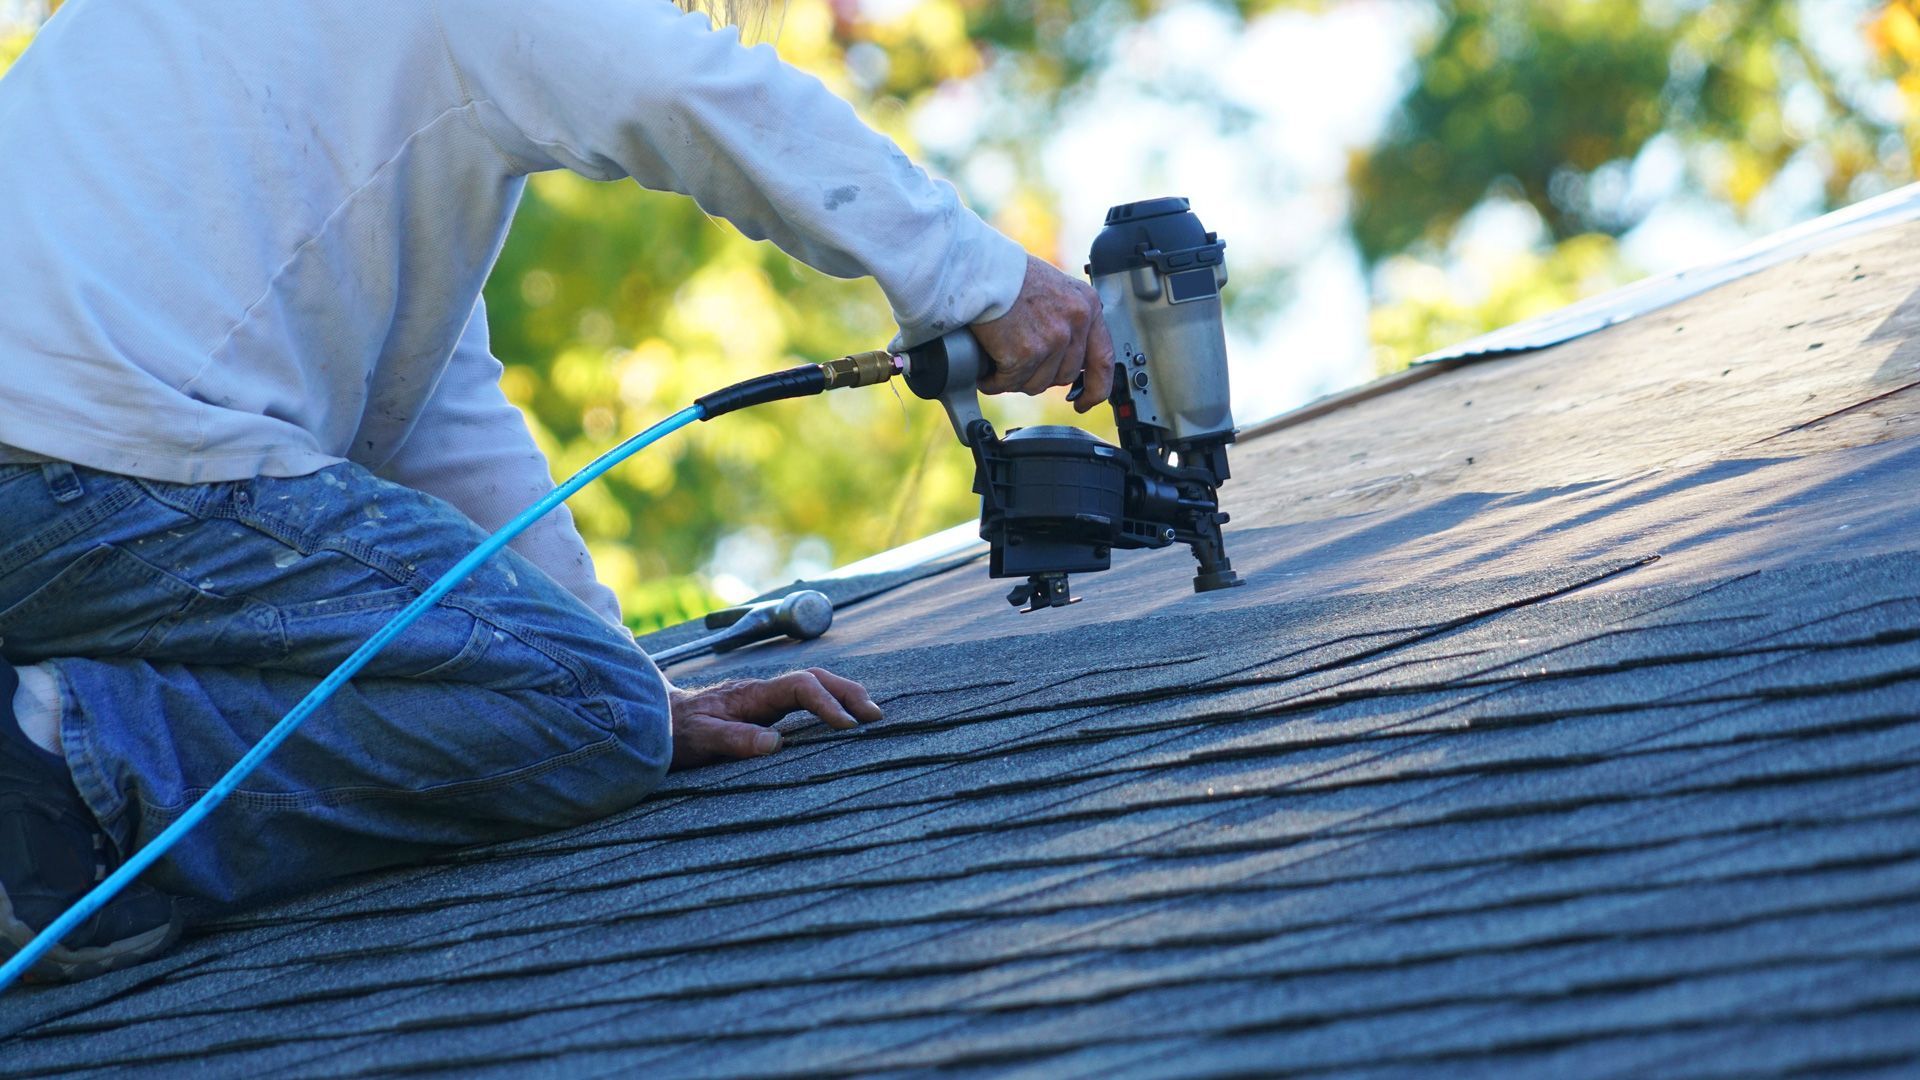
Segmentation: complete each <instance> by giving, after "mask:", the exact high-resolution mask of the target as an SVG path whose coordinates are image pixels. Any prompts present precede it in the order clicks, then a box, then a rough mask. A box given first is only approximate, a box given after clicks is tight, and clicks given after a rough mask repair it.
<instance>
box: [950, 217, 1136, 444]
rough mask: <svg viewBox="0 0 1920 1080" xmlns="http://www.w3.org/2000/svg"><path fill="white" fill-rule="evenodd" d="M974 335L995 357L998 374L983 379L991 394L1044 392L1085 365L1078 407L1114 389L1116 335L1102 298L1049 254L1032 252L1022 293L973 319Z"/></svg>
mask: <svg viewBox="0 0 1920 1080" xmlns="http://www.w3.org/2000/svg"><path fill="white" fill-rule="evenodd" d="M973 336H974V337H976V338H979V339H980V344H981V345H983V346H985V348H986V350H987V355H988V356H991V357H993V362H994V373H993V377H992V378H991V379H988V380H987V381H986V382H983V383H981V384H980V389H982V390H984V391H986V392H987V393H989V394H1004V393H1007V392H1009V391H1012V390H1020V391H1023V392H1025V393H1028V394H1039V393H1044V392H1045V391H1046V390H1047V388H1048V387H1050V386H1065V385H1067V384H1068V383H1071V382H1072V381H1073V380H1074V378H1075V377H1076V376H1078V375H1079V374H1080V373H1081V372H1082V371H1083V370H1084V371H1085V372H1086V376H1087V383H1086V391H1085V392H1084V393H1082V394H1081V395H1080V400H1079V401H1077V402H1075V403H1074V408H1075V409H1077V410H1079V411H1080V412H1086V411H1087V410H1088V409H1091V408H1093V407H1094V406H1095V405H1098V404H1100V403H1101V402H1104V401H1106V400H1107V393H1108V392H1109V391H1110V390H1112V389H1113V341H1112V339H1110V338H1109V337H1108V336H1107V324H1106V322H1105V321H1104V320H1102V319H1101V318H1100V298H1099V297H1098V296H1096V295H1094V292H1093V286H1091V285H1088V284H1087V283H1086V282H1084V281H1079V280H1077V279H1075V278H1070V277H1068V276H1067V275H1065V274H1063V273H1061V272H1060V271H1058V270H1056V269H1054V268H1053V266H1051V265H1050V264H1048V263H1047V262H1046V260H1044V259H1039V258H1036V257H1034V256H1032V255H1029V256H1027V277H1026V281H1024V282H1023V283H1022V284H1021V286H1020V298H1019V299H1018V300H1015V301H1014V303H1013V307H1012V308H1010V309H1008V311H1007V313H1006V314H1005V315H1002V316H1000V317H999V318H997V319H994V320H992V321H991V322H980V323H974V324H973Z"/></svg>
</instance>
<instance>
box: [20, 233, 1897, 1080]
mask: <svg viewBox="0 0 1920 1080" xmlns="http://www.w3.org/2000/svg"><path fill="white" fill-rule="evenodd" d="M1911 228H1912V227H1903V228H1901V229H1895V230H1889V231H1888V232H1887V233H1886V234H1874V235H1873V236H1870V237H1867V238H1863V239H1858V240H1855V241H1851V242H1850V243H1849V245H1846V246H1844V247H1843V248H1842V249H1836V250H1831V251H1827V252H1824V253H1821V254H1818V255H1814V256H1808V257H1805V258H1803V259H1801V260H1798V261H1796V262H1794V263H1791V264H1786V265H1783V266H1780V267H1776V268H1775V269H1773V270H1769V271H1767V272H1765V273H1763V274H1761V275H1758V276H1756V277H1755V278H1752V279H1748V280H1747V281H1744V282H1741V283H1737V284H1736V285H1733V286H1728V287H1726V288H1723V289H1721V290H1718V291H1716V292H1714V293H1709V294H1706V295H1704V296H1701V297H1696V298H1694V299H1693V300H1689V301H1686V302H1684V303H1682V304H1680V305H1678V306H1676V307H1675V308H1673V309H1670V310H1668V311H1664V312H1661V313H1659V314H1657V315H1650V316H1646V317H1645V318H1643V319H1640V320H1635V322H1633V323H1629V324H1626V325H1624V326H1620V327H1616V328H1613V329H1611V330H1607V331H1603V332H1601V333H1599V334H1595V335H1592V336H1590V337H1588V338H1584V339H1582V340H1580V341H1577V342H1573V343H1569V344H1567V345H1564V346H1560V347H1557V348H1555V349H1550V350H1546V351H1543V352H1540V353H1537V354H1529V355H1524V356H1517V357H1512V358H1507V359H1501V360H1496V361H1490V362H1487V363H1485V364H1483V365H1479V366H1476V367H1472V368H1465V369H1461V370H1458V371H1453V372H1448V373H1446V374H1444V375H1441V376H1438V377H1435V378H1432V379H1429V380H1427V381H1425V382H1423V383H1420V384H1419V385H1418V386H1414V387H1408V388H1406V389H1405V390H1402V391H1397V392H1395V393H1393V394H1388V395H1384V396H1382V397H1379V398H1375V399H1373V400H1371V401H1368V402H1365V403H1363V404H1360V405H1356V406H1354V407H1353V408H1352V409H1348V410H1342V411H1341V412H1340V413H1337V414H1332V415H1329V416H1327V417H1323V418H1320V419H1316V420H1313V421H1311V422H1309V423H1306V424H1302V425H1298V426H1295V427H1289V428H1285V429H1284V430H1277V431H1274V432H1272V433H1270V434H1266V435H1262V436H1261V437H1259V438H1257V439H1254V440H1251V441H1249V442H1247V443H1246V444H1244V445H1243V446H1242V447H1241V448H1240V449H1239V451H1238V452H1237V453H1236V456H1235V466H1236V471H1237V472H1238V473H1239V475H1240V479H1237V480H1236V481H1235V482H1234V484H1233V485H1230V486H1229V488H1228V489H1227V490H1228V494H1229V499H1230V504H1231V508H1232V509H1233V510H1234V513H1235V515H1236V522H1237V524H1236V526H1234V527H1233V528H1232V529H1231V530H1230V532H1229V543H1230V550H1231V552H1232V554H1233V556H1234V559H1235V563H1236V565H1237V566H1238V567H1240V568H1241V570H1242V572H1243V573H1245V574H1246V575H1247V576H1248V578H1249V579H1250V584H1249V585H1248V586H1247V587H1245V588H1242V589H1238V590H1233V591H1230V592H1225V593H1214V594H1207V595H1204V596H1195V595H1193V594H1191V593H1190V591H1189V589H1188V585H1187V579H1188V577H1189V575H1190V573H1191V569H1190V565H1191V564H1190V562H1189V561H1188V560H1187V559H1186V558H1185V557H1184V556H1183V555H1181V554H1179V553H1175V552H1162V553H1145V554H1137V555H1133V556H1130V557H1126V558H1123V559H1121V560H1119V561H1118V563H1117V565H1116V569H1115V570H1113V571H1111V572H1109V573H1107V574H1103V575H1090V576H1087V577H1084V578H1082V579H1080V581H1079V582H1078V585H1077V588H1076V592H1077V593H1078V594H1079V595H1081V596H1083V597H1084V598H1085V602H1083V603H1082V604H1079V605H1077V606H1075V607H1073V608H1070V609H1067V610H1065V611H1058V612H1043V613H1037V614H1033V615H1020V614H1016V613H1015V612H1014V611H1013V610H1012V609H1011V608H1009V607H1007V606H1006V604H1005V602H1004V601H1003V600H1001V599H1000V594H1001V593H1002V592H1004V591H1005V588H1006V583H1005V582H998V583H995V582H989V581H987V580H986V578H985V573H984V566H983V564H982V563H981V562H980V561H978V560H965V559H963V560H960V561H959V562H958V563H957V564H955V565H949V566H947V567H945V568H944V569H937V570H934V571H931V572H925V573H922V574H920V575H918V576H916V575H913V574H908V575H903V576H898V577H895V578H891V579H887V580H883V581H868V582H851V583H845V582H843V583H838V584H836V585H835V586H834V588H836V589H839V590H843V595H844V597H845V598H847V599H848V600H849V603H848V604H847V606H845V607H844V608H843V610H842V611H841V612H840V615H839V617H838V621H837V623H836V626H835V628H834V629H833V631H832V632H830V633H829V634H828V635H827V636H826V637H825V638H822V639H820V640H818V641H815V642H811V643H807V644H804V645H793V644H786V645H769V646H761V647H755V648H753V649H748V650H744V651H743V652H741V653H739V654H735V655H733V656H731V657H729V658H726V659H724V660H719V661H713V660H709V661H701V662H699V663H697V664H692V665H689V666H688V667H687V668H685V669H684V670H680V669H677V670H676V676H675V677H676V679H679V680H681V681H697V680H698V679H700V678H703V677H717V676H719V675H722V674H725V675H739V674H766V673H771V672H773V671H777V670H784V669H787V668H790V667H793V666H796V665H807V664H826V665H828V666H831V667H833V668H835V669H836V670H840V671H842V672H843V673H845V674H848V675H850V676H853V677H856V678H860V679H862V680H865V681H866V682H867V683H868V685H870V686H871V687H873V688H874V689H875V690H876V691H877V693H878V696H879V697H880V699H881V702H882V704H883V706H885V708H886V709H887V714H888V715H887V719H886V720H885V721H883V722H881V723H879V724H876V725H872V726H870V727H868V728H866V729H863V730H859V731H855V732H847V733H839V732H830V731H827V730H826V729H824V728H823V727H820V726H818V725H809V724H805V723H801V722H800V721H798V720H789V721H787V722H786V729H787V730H788V731H789V743H788V748H787V749H786V750H784V751H782V752H781V753H780V754H778V755H776V756H774V757H772V758H769V759H764V760H760V761H755V762H750V763H740V764H733V765H727V766H720V767H714V768H708V769H702V770H696V771H692V772H688V773H683V774H676V775H675V776H674V777H672V778H670V780H669V782H668V783H667V785H666V786H665V787H664V788H663V789H662V790H661V791H659V792H658V793H657V794H656V795H654V796H653V797H652V798H650V799H648V800H647V801H646V802H645V803H643V804H642V805H641V806H639V807H637V808H636V809H634V810H633V811H631V812H629V813H626V814H623V815H620V816H618V817H615V818H612V819H609V820H607V821H604V822H600V823H597V824H595V825H592V826H589V827H585V828H582V829H578V830H574V831H572V832H569V833H564V834H559V835H556V836H551V837H543V838H538V839H535V840H530V841H524V842H519V843H515V844H511V845H504V846H501V847H498V848H490V849H482V850H476V851H471V852H466V853H462V854H460V855H458V856H455V857H452V858H449V859H446V860H443V861H441V862H439V863H437V864H435V865H432V866H428V867H423V868H415V869H410V870H405V871H397V872H393V873H389V874H383V875H377V876H372V877H367V878H361V879H357V880H353V881H349V882H346V883H343V884H341V885H339V886H337V887H335V888H331V889H328V890H324V891H321V892H318V893H314V894H311V895H307V896H303V897H299V898H295V899H293V900H289V901H286V902H283V903H281V904H279V905H277V906H274V907H271V908H267V909H263V910H259V911H255V912H251V913H248V914H245V915H243V916H240V917H235V918H230V919H227V920H225V921H224V922H221V923H219V924H216V925H213V926H211V927H207V928H204V929H203V930H202V932H201V933H200V934H199V936H197V937H195V938H193V939H192V940H190V941H188V942H187V943H186V944H185V945H183V946H182V947H181V948H180V949H179V950H178V952H177V953H175V954H174V955H172V956H170V957H168V958H166V959H164V960H161V961H159V962H156V963H155V964H152V965H149V966H147V967H144V968H138V969H134V970H131V971H127V972H121V973H116V974H114V975H111V976H108V977H105V978H103V979H100V980H96V981H93V982H89V983H84V984H80V985H77V986H72V987H65V988H54V989H44V990H35V991H33V992H31V993H26V994H18V995H12V996H9V997H8V998H7V999H5V1000H4V1001H0V1076H4V1077H13V1076H44V1075H55V1074H62V1073H67V1072H83V1071H87V1070H89V1069H93V1068H97V1067H103V1066H116V1065H118V1066H142V1065H144V1066H160V1067H174V1068H184V1067H188V1066H191V1067H193V1068H194V1069H195V1072H196V1075H209V1076H241V1075H246V1076H249V1077H268V1076H280V1075H291V1076H348V1075H360V1074H366V1073H395V1072H409V1071H419V1072H434V1071H445V1072H455V1073H460V1074H482V1075H484V1074H489V1073H495V1072H497V1073H503V1074H511V1075H528V1074H533V1075H541V1074H551V1075H564V1076H597V1075H624V1074H628V1073H633V1072H639V1071H642V1070H645V1071H647V1072H649V1073H652V1074H658V1075H668V1076H677V1075H723V1076H758V1075H769V1074H794V1075H839V1074H845V1073H852V1072H909V1071H921V1070H927V1069H934V1068H938V1069H942V1070H944V1071H949V1072H955V1073H960V1074H968V1073H974V1072H980V1073H989V1072H990V1073H994V1074H1014V1075H1020V1074H1038V1075H1045V1076H1049V1077H1054V1076H1083V1075H1084V1076H1095V1075H1097V1076H1134V1075H1148V1076H1156V1075H1171V1074H1179V1075H1238V1074H1258V1075H1283V1074H1311V1075H1341V1076H1385V1075H1404V1074H1407V1073H1412V1072H1418V1073H1420V1074H1422V1075H1431V1074H1434V1073H1439V1072H1468V1071H1471V1072H1485V1071H1489V1070H1492V1069H1500V1070H1503V1071H1514V1072H1520V1073H1522V1074H1537V1073H1543V1072H1552V1073H1555V1074H1561V1075H1578V1076H1594V1077H1602V1076H1627V1075H1633V1076H1638V1075H1645V1074H1648V1073H1658V1074H1662V1075H1674V1076H1723V1075H1753V1074H1766V1073H1791V1074H1794V1075H1811V1074H1815V1073H1820V1072H1828V1071H1832V1072H1847V1073H1849V1074H1850V1075H1851V1074H1868V1075H1871V1074H1875V1073H1882V1074H1885V1075H1912V1073H1913V1071H1914V1070H1915V1069H1916V1067H1920V562H1917V561H1916V560H1917V559H1920V483H1916V478H1920V436H1916V435H1915V434H1914V433H1913V432H1912V429H1911V418H1912V417H1913V416H1914V415H1916V414H1920V410H1915V409H1914V408H1913V400H1912V393H1911V391H1910V390H1908V389H1904V388H1905V387H1907V386H1908V385H1909V384H1911V383H1913V382H1915V381H1917V380H1920V374H1915V373H1914V372H1913V371H1912V370H1911V365H1912V359H1910V358H1908V359H1902V358H1903V357H1907V355H1908V354H1909V353H1912V351H1913V350H1912V346H1911V345H1910V344H1909V343H1910V342H1911V341H1912V340H1914V334H1915V333H1920V316H1916V315H1914V314H1913V309H1915V304H1914V302H1913V301H1912V300H1911V299H1910V297H1909V293H1910V292H1911V290H1912V287H1913V285H1912V282H1913V279H1912V275H1911V273H1910V272H1908V273H1906V274H1905V277H1904V282H1905V284H1903V283H1902V281H1903V278H1902V276H1901V274H1900V273H1898V272H1896V270H1897V264H1898V263H1899V262H1901V261H1903V257H1902V253H1903V252H1905V251H1910V250H1911V247H1912V241H1913V239H1914V238H1915V236H1916V234H1915V233H1913V232H1911V231H1908V230H1910V229H1911ZM1904 261H1910V260H1904ZM1863 267H1864V269H1862V268H1863ZM1855 274H1859V275H1861V276H1860V277H1859V278H1855V277H1854V276H1853V275H1855ZM1875 275H1878V276H1877V277H1876V276H1875ZM1828 278H1834V279H1836V280H1837V279H1840V278H1844V279H1847V280H1846V281H1844V282H1843V285H1844V286H1847V287H1836V288H1835V289H1834V290H1833V292H1832V293H1831V294H1830V295H1828V294H1824V293H1818V292H1812V291H1810V290H1809V289H1808V288H1807V283H1808V281H1810V280H1820V281H1824V280H1826V279H1828ZM1914 295H1920V294H1914ZM1817 296H1819V297H1824V298H1823V299H1819V300H1815V299H1813V298H1814V297H1817ZM1783 297H1784V298H1785V299H1783ZM1796 305H1797V306H1796ZM1789 307H1791V308H1792V310H1788V308H1789ZM1742 311H1745V312H1746V313H1747V314H1746V315H1745V316H1744V317H1743V316H1742V315H1741V312H1742ZM1762 315H1764V320H1765V321H1766V322H1767V324H1768V325H1769V326H1770V325H1771V324H1772V323H1774V322H1779V323H1780V324H1781V325H1782V326H1784V325H1785V324H1786V323H1792V322H1796V320H1797V321H1799V322H1801V323H1820V324H1821V325H1820V326H1819V327H1818V328H1817V330H1818V334H1819V335H1820V337H1819V340H1820V341H1821V342H1822V348H1821V349H1820V350H1808V349H1807V348H1806V345H1807V342H1805V341H1801V340H1799V339H1797V338H1792V339H1790V340H1789V337H1790V332H1789V331H1786V330H1783V329H1779V328H1775V329H1772V330H1770V331H1769V330H1767V329H1766V328H1765V327H1761V326H1759V322H1760V321H1761V319H1762ZM1676 326H1683V327H1688V328H1689V329H1687V330H1685V331H1676V330H1675V329H1674V327H1676ZM1695 327H1699V328H1704V329H1707V330H1710V332H1707V333H1696V332H1695V330H1694V329H1692V328H1695ZM1889 327H1891V328H1893V329H1888V328H1889ZM1716 328H1717V329H1716ZM1686 333H1695V337H1694V338H1691V339H1686V341H1685V343H1684V344H1676V343H1675V339H1678V338H1682V337H1683V335H1684V334H1686ZM1743 335H1744V336H1743ZM1876 335H1878V336H1876ZM1656 339H1657V340H1658V342H1659V343H1658V344H1657V345H1656V344H1654V342H1655V341H1656ZM1663 350H1664V351H1663ZM1809 351H1816V352H1819V353H1820V354H1821V355H1820V360H1819V362H1818V363H1817V364H1809V363H1808V362H1807V361H1806V359H1805V355H1806V353H1808V352H1809ZM1606 365H1612V370H1613V372H1614V373H1615V376H1616V377H1614V378H1611V379H1609V378H1608V377H1607V374H1608V369H1607V367H1606ZM1730 365H1731V367H1730ZM1734 368H1738V369H1740V370H1739V374H1738V377H1735V376H1734V375H1732V374H1728V375H1726V376H1721V375H1719V374H1718V373H1719V372H1720V371H1722V370H1723V369H1727V370H1728V371H1730V372H1731V371H1732V370H1733V369H1734ZM1716 380H1719V381H1716ZM1662 387H1667V388H1672V387H1682V388H1684V389H1683V390H1682V391H1678V392H1673V393H1669V394H1665V395H1661V394H1660V393H1659V391H1660V389H1661V388H1662ZM1650 395H1651V397H1650ZM1809 395H1811V396H1809ZM1461 400H1473V401H1476V402H1478V403H1479V404H1476V405H1474V406H1472V407H1473V408H1479V409H1481V410H1482V414H1481V415H1491V416H1492V417H1493V418H1494V419H1493V420H1492V421H1491V422H1489V421H1487V420H1482V419H1477V418H1476V419H1472V420H1468V419H1463V418H1462V415H1463V414H1466V413H1467V411H1468V407H1467V406H1461V405H1459V404H1458V402H1459V401H1461ZM1650 400H1657V401H1658V402H1659V407H1657V408H1655V407H1650V406H1649V404H1648V402H1649V401H1650ZM1529 403H1531V404H1529ZM1490 405H1497V406H1498V407H1499V408H1498V411H1494V412H1491V413H1490V412H1489V409H1488V406H1490ZM1796 410H1797V411H1796ZM1423 452H1424V453H1425V455H1426V456H1425V457H1424V458H1423V457H1422V456H1421V455H1422V453H1423ZM1353 454H1365V455H1367V456H1368V458H1370V459H1371V460H1372V461H1374V462H1376V463H1379V464H1375V465H1372V466H1369V465H1367V464H1366V463H1365V461H1366V460H1367V459H1360V458H1354V457H1351V456H1350V455H1353ZM1468 458H1472V459H1474V461H1475V464H1474V465H1471V466H1469V465H1467V464H1466V463H1465V462H1466V459H1468ZM1423 461H1424V462H1426V463H1427V465H1426V466H1425V467H1423V466H1422V465H1421V464H1420V463H1421V462H1423ZM1480 463H1485V464H1484V467H1483V466H1482V465H1481V464H1480ZM1423 468H1424V471H1423ZM1370 469H1371V470H1372V471H1371V472H1370V471H1369V470H1370ZM1369 476H1371V477H1372V479H1373V480H1374V481H1378V482H1372V483H1370V482H1369V481H1368V477H1369ZM1486 477H1492V478H1493V482H1484V483H1483V482H1482V481H1483V478H1486ZM671 636H672V635H668V636H667V637H668V638H669V639H670V638H671Z"/></svg>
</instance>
